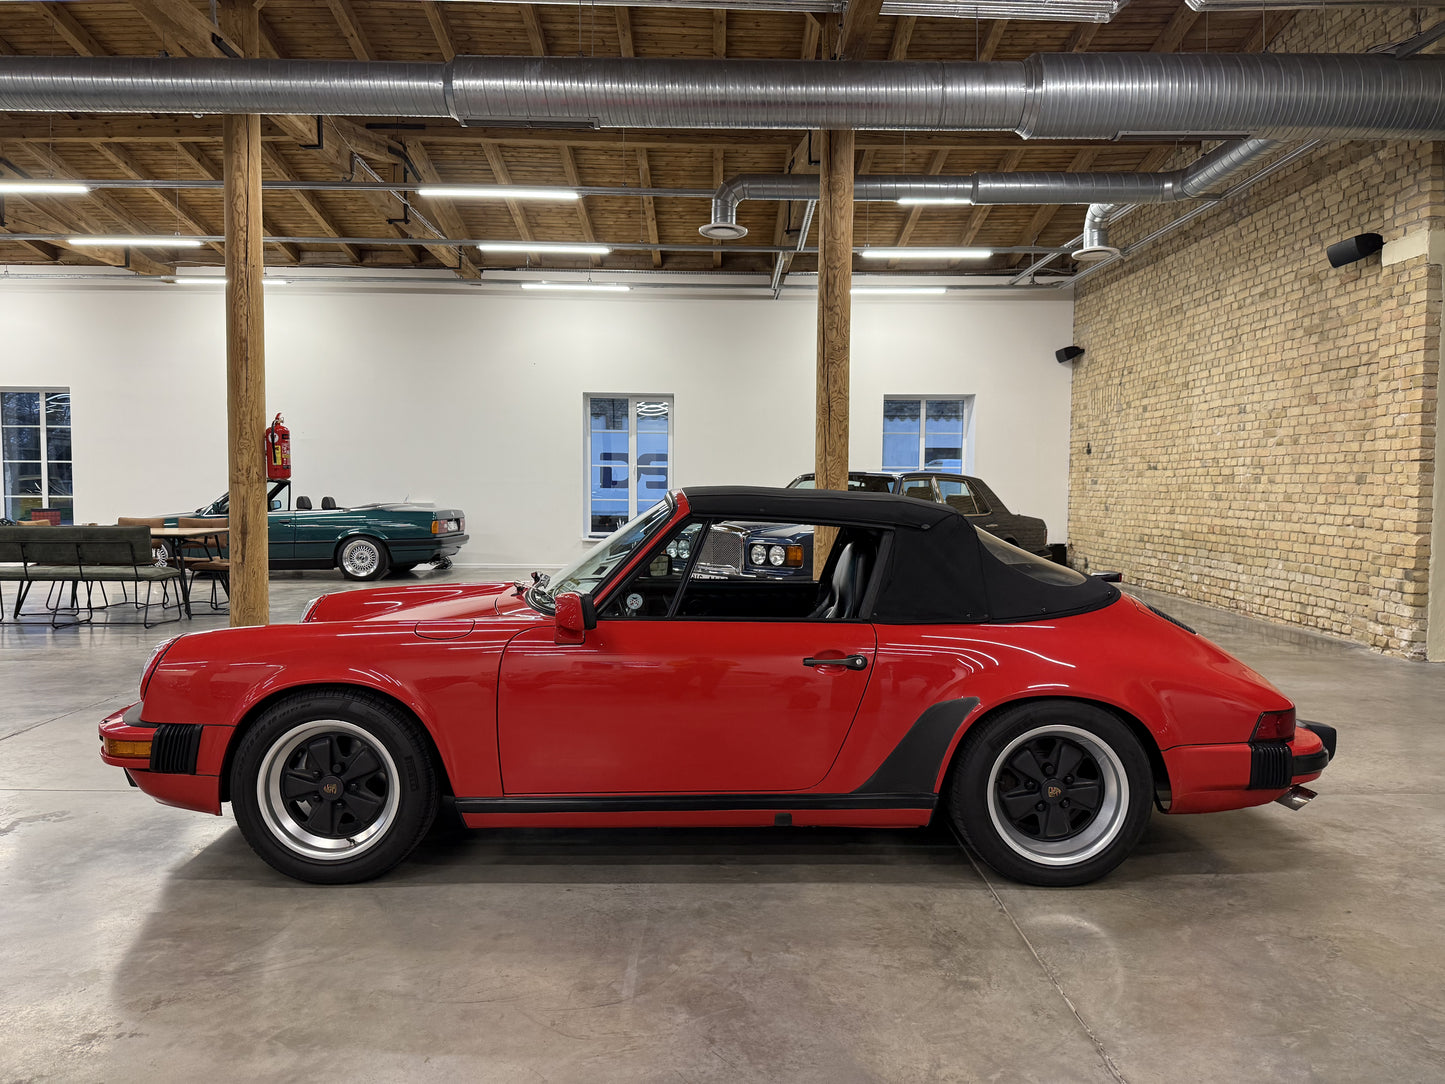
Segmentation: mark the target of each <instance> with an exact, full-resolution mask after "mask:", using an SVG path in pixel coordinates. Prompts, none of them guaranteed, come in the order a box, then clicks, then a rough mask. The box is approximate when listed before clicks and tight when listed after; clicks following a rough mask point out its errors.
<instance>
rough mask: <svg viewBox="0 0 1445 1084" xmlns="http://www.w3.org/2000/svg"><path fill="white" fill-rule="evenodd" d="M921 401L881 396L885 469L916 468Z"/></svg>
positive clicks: (917, 464)
mask: <svg viewBox="0 0 1445 1084" xmlns="http://www.w3.org/2000/svg"><path fill="white" fill-rule="evenodd" d="M922 405H923V404H922V403H921V402H920V401H919V400H917V399H884V400H883V469H884V470H887V471H895V470H917V469H918V467H919V463H918V432H919V424H920V414H921V408H922Z"/></svg>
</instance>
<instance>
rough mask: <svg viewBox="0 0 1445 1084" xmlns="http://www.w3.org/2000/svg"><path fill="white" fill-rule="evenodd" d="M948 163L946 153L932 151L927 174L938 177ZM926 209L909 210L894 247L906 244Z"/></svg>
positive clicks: (891, 265)
mask: <svg viewBox="0 0 1445 1084" xmlns="http://www.w3.org/2000/svg"><path fill="white" fill-rule="evenodd" d="M947 161H948V151H946V150H945V151H934V152H933V157H932V158H931V159H929V162H928V172H929V174H930V175H931V176H934V177H936V176H938V175H939V174H940V173H942V172H943V167H944V164H945V163H946V162H947ZM925 209H926V208H924V207H923V206H922V205H919V206H915V207H911V208H909V211H908V218H907V219H906V220H905V221H904V223H903V228H902V229H900V230H899V231H898V240H897V241H895V242H894V245H895V247H897V248H902V247H903V246H904V245H906V244H908V239H909V238H910V237H912V236H913V231H914V230H915V229H916V228H917V227H918V220H919V219H920V218H922V217H923V212H924V210H925ZM897 264H898V261H897V260H889V261H888V266H889V267H890V268H892V267H896V266H897Z"/></svg>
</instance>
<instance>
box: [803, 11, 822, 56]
mask: <svg viewBox="0 0 1445 1084" xmlns="http://www.w3.org/2000/svg"><path fill="white" fill-rule="evenodd" d="M822 40H823V24H822V23H820V22H819V21H818V20H817V18H816V17H815V16H813V15H811V14H809V13H808V12H804V13H803V47H802V48H801V49H800V50H799V59H800V60H812V59H813V58H814V57H815V56H817V55H818V45H819V43H820V42H821V41H822Z"/></svg>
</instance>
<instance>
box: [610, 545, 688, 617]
mask: <svg viewBox="0 0 1445 1084" xmlns="http://www.w3.org/2000/svg"><path fill="white" fill-rule="evenodd" d="M703 527H704V524H702V523H688V524H684V525H683V527H682V528H681V529H680V530H678V531H677V532H676V533H675V534H673V536H672V537H671V538H669V539H668V540H667V542H666V543H665V544H664V545H663V547H662V549H660V550H657V551H655V553H654V554H653V557H652V559H651V560H649V561H648V562H647V564H645V565H643V566H642V567H641V568H640V569H638V570H637V571H636V572H634V573H633V574H632V575H631V577H629V578H628V580H627V583H626V584H624V585H623V586H622V587H621V589H619V590H618V591H615V592H614V593H613V594H611V595H610V596H608V599H607V602H606V604H605V605H603V607H602V610H601V612H600V613H599V614H598V617H666V616H667V614H668V611H669V610H671V609H672V600H673V599H674V598H675V597H677V589H678V588H679V587H680V586H682V575H683V573H684V572H685V571H686V570H687V563H688V560H689V559H690V558H691V557H692V551H693V548H694V547H695V546H696V545H697V544H698V542H699V540H700V539H701V538H702V533H703Z"/></svg>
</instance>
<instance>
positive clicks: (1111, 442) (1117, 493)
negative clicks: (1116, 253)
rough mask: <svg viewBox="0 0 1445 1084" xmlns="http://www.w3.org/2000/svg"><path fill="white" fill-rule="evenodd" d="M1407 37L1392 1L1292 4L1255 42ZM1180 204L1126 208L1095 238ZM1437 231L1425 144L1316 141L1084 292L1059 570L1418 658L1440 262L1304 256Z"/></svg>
mask: <svg viewBox="0 0 1445 1084" xmlns="http://www.w3.org/2000/svg"><path fill="white" fill-rule="evenodd" d="M1414 31H1415V25H1414V21H1413V19H1412V18H1411V17H1409V16H1408V14H1401V13H1399V12H1389V13H1387V12H1360V11H1336V12H1323V11H1311V12H1302V13H1301V14H1300V15H1298V16H1296V18H1295V19H1294V20H1293V21H1292V22H1291V23H1290V25H1289V26H1288V27H1287V28H1286V30H1285V32H1284V33H1283V34H1282V35H1280V37H1278V38H1276V39H1275V41H1274V42H1273V43H1272V44H1271V46H1270V48H1271V49H1272V50H1273V51H1275V52H1329V51H1339V52H1361V51H1364V50H1365V49H1367V48H1369V47H1371V46H1374V45H1377V44H1380V43H1383V42H1389V41H1398V40H1402V39H1404V38H1407V37H1409V36H1410V35H1411V34H1412V33H1413V32H1414ZM1193 156H1194V154H1193V152H1190V153H1188V154H1184V155H1182V156H1181V158H1182V160H1188V159H1189V158H1192V157H1193ZM1183 210H1184V208H1182V207H1180V206H1174V207H1151V208H1141V209H1140V210H1138V211H1136V212H1134V213H1133V214H1132V215H1130V216H1129V217H1128V218H1126V219H1124V220H1123V221H1122V222H1120V223H1119V224H1118V225H1117V226H1116V227H1115V228H1114V230H1113V242H1114V243H1115V244H1119V243H1121V242H1122V243H1123V244H1124V245H1126V246H1127V245H1128V244H1129V243H1130V242H1131V241H1133V240H1134V239H1136V238H1139V237H1142V236H1144V235H1145V234H1146V233H1148V232H1150V231H1151V230H1153V229H1155V228H1157V227H1158V226H1159V225H1161V224H1163V223H1164V222H1166V221H1169V220H1171V219H1173V218H1176V217H1178V216H1179V215H1180V214H1181V213H1183ZM1442 222H1445V157H1442V152H1441V148H1440V147H1439V146H1438V145H1435V144H1429V143H1362V142H1352V143H1332V144H1325V145H1323V146H1321V147H1320V148H1319V149H1318V150H1317V151H1316V152H1314V153H1313V154H1311V155H1310V156H1309V157H1307V158H1305V159H1303V160H1302V161H1301V162H1299V163H1297V164H1296V165H1295V166H1292V167H1290V168H1287V169H1285V170H1282V171H1281V172H1280V173H1278V174H1276V175H1274V176H1272V177H1271V178H1269V179H1268V180H1266V181H1264V182H1262V183H1260V184H1259V185H1257V186H1256V187H1254V188H1253V189H1251V190H1249V191H1248V192H1247V193H1246V194H1244V195H1242V196H1240V197H1238V198H1236V199H1234V200H1232V201H1229V202H1228V203H1227V204H1224V205H1221V206H1219V207H1218V208H1216V209H1214V210H1211V211H1209V212H1208V213H1206V214H1204V215H1201V216H1200V217H1199V218H1197V219H1195V220H1194V221H1193V222H1192V223H1190V224H1189V225H1188V226H1185V227H1183V228H1182V229H1180V230H1179V231H1177V232H1176V233H1174V234H1172V235H1170V236H1169V237H1167V238H1164V239H1163V240H1161V241H1159V242H1156V243H1155V244H1154V245H1153V246H1151V247H1148V248H1145V249H1143V250H1142V251H1140V252H1138V253H1136V254H1135V255H1133V256H1131V257H1130V258H1129V259H1127V260H1125V261H1123V262H1121V263H1120V264H1117V265H1115V266H1114V267H1112V268H1110V269H1108V270H1105V271H1101V272H1100V273H1098V274H1096V275H1094V276H1092V277H1090V278H1089V279H1086V280H1085V281H1084V282H1082V283H1081V284H1080V285H1079V288H1078V296H1077V301H1076V308H1075V341H1076V342H1078V343H1079V345H1081V346H1083V347H1085V348H1086V350H1087V353H1086V355H1085V356H1084V358H1083V359H1082V360H1081V361H1080V362H1079V363H1078V364H1077V366H1076V371H1075V373H1074V385H1073V388H1074V390H1073V422H1072V439H1071V453H1070V472H1071V478H1070V498H1069V500H1070V506H1069V539H1070V542H1071V544H1072V547H1073V557H1074V561H1075V563H1076V564H1077V565H1079V567H1084V568H1096V569H1097V568H1118V569H1120V570H1122V571H1123V572H1124V574H1125V578H1126V580H1128V581H1129V582H1132V583H1137V584H1141V585H1144V586H1148V587H1155V588H1160V589H1163V590H1166V591H1173V592H1176V593H1178V594H1182V595H1186V596H1188V597H1190V598H1194V599H1198V600H1200V601H1202V602H1206V603H1210V604H1212V605H1216V606H1222V607H1224V608H1227V609H1232V610H1237V611H1240V612H1243V613H1249V614H1254V615H1257V616H1261V617H1265V618H1270V619H1274V620H1278V621H1284V622H1288V623H1291V624H1295V625H1300V626H1304V627H1308V628H1312V629H1318V630H1321V631H1324V632H1328V633H1333V634H1337V635H1340V636H1345V637H1349V638H1350V639H1354V640H1358V641H1360V642H1362V643H1366V644H1369V645H1370V646H1372V647H1375V648H1377V649H1379V650H1382V651H1386V652H1390V653H1393V654H1399V655H1405V656H1410V657H1421V656H1423V654H1424V641H1425V617H1426V592H1427V575H1426V571H1427V565H1428V559H1429V539H1430V526H1431V524H1430V517H1431V494H1432V488H1433V483H1434V437H1435V414H1436V379H1437V374H1438V370H1439V343H1440V311H1441V283H1440V270H1439V268H1438V267H1435V266H1431V265H1429V264H1427V263H1426V261H1425V258H1424V257H1423V256H1422V257H1417V258H1415V259H1412V260H1408V261H1406V262H1403V263H1399V264H1395V265H1392V266H1389V267H1385V266H1382V264H1381V260H1380V257H1378V256H1376V257H1372V258H1370V259H1369V260H1366V261H1363V262H1360V263H1356V264H1352V265H1349V266H1347V267H1344V268H1340V269H1334V268H1331V267H1330V266H1329V263H1328V262H1327V260H1326V259H1325V254H1324V249H1325V246H1326V245H1328V244H1330V243H1332V242H1334V241H1338V240H1342V239H1343V238H1346V237H1350V236H1352V235H1354V234H1357V233H1365V232H1374V233H1381V234H1383V235H1384V236H1385V238H1386V240H1387V241H1388V240H1391V239H1394V238H1397V237H1401V236H1403V235H1404V234H1406V233H1408V232H1411V231H1413V230H1417V229H1421V228H1426V227H1429V226H1432V225H1440V224H1442Z"/></svg>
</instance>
